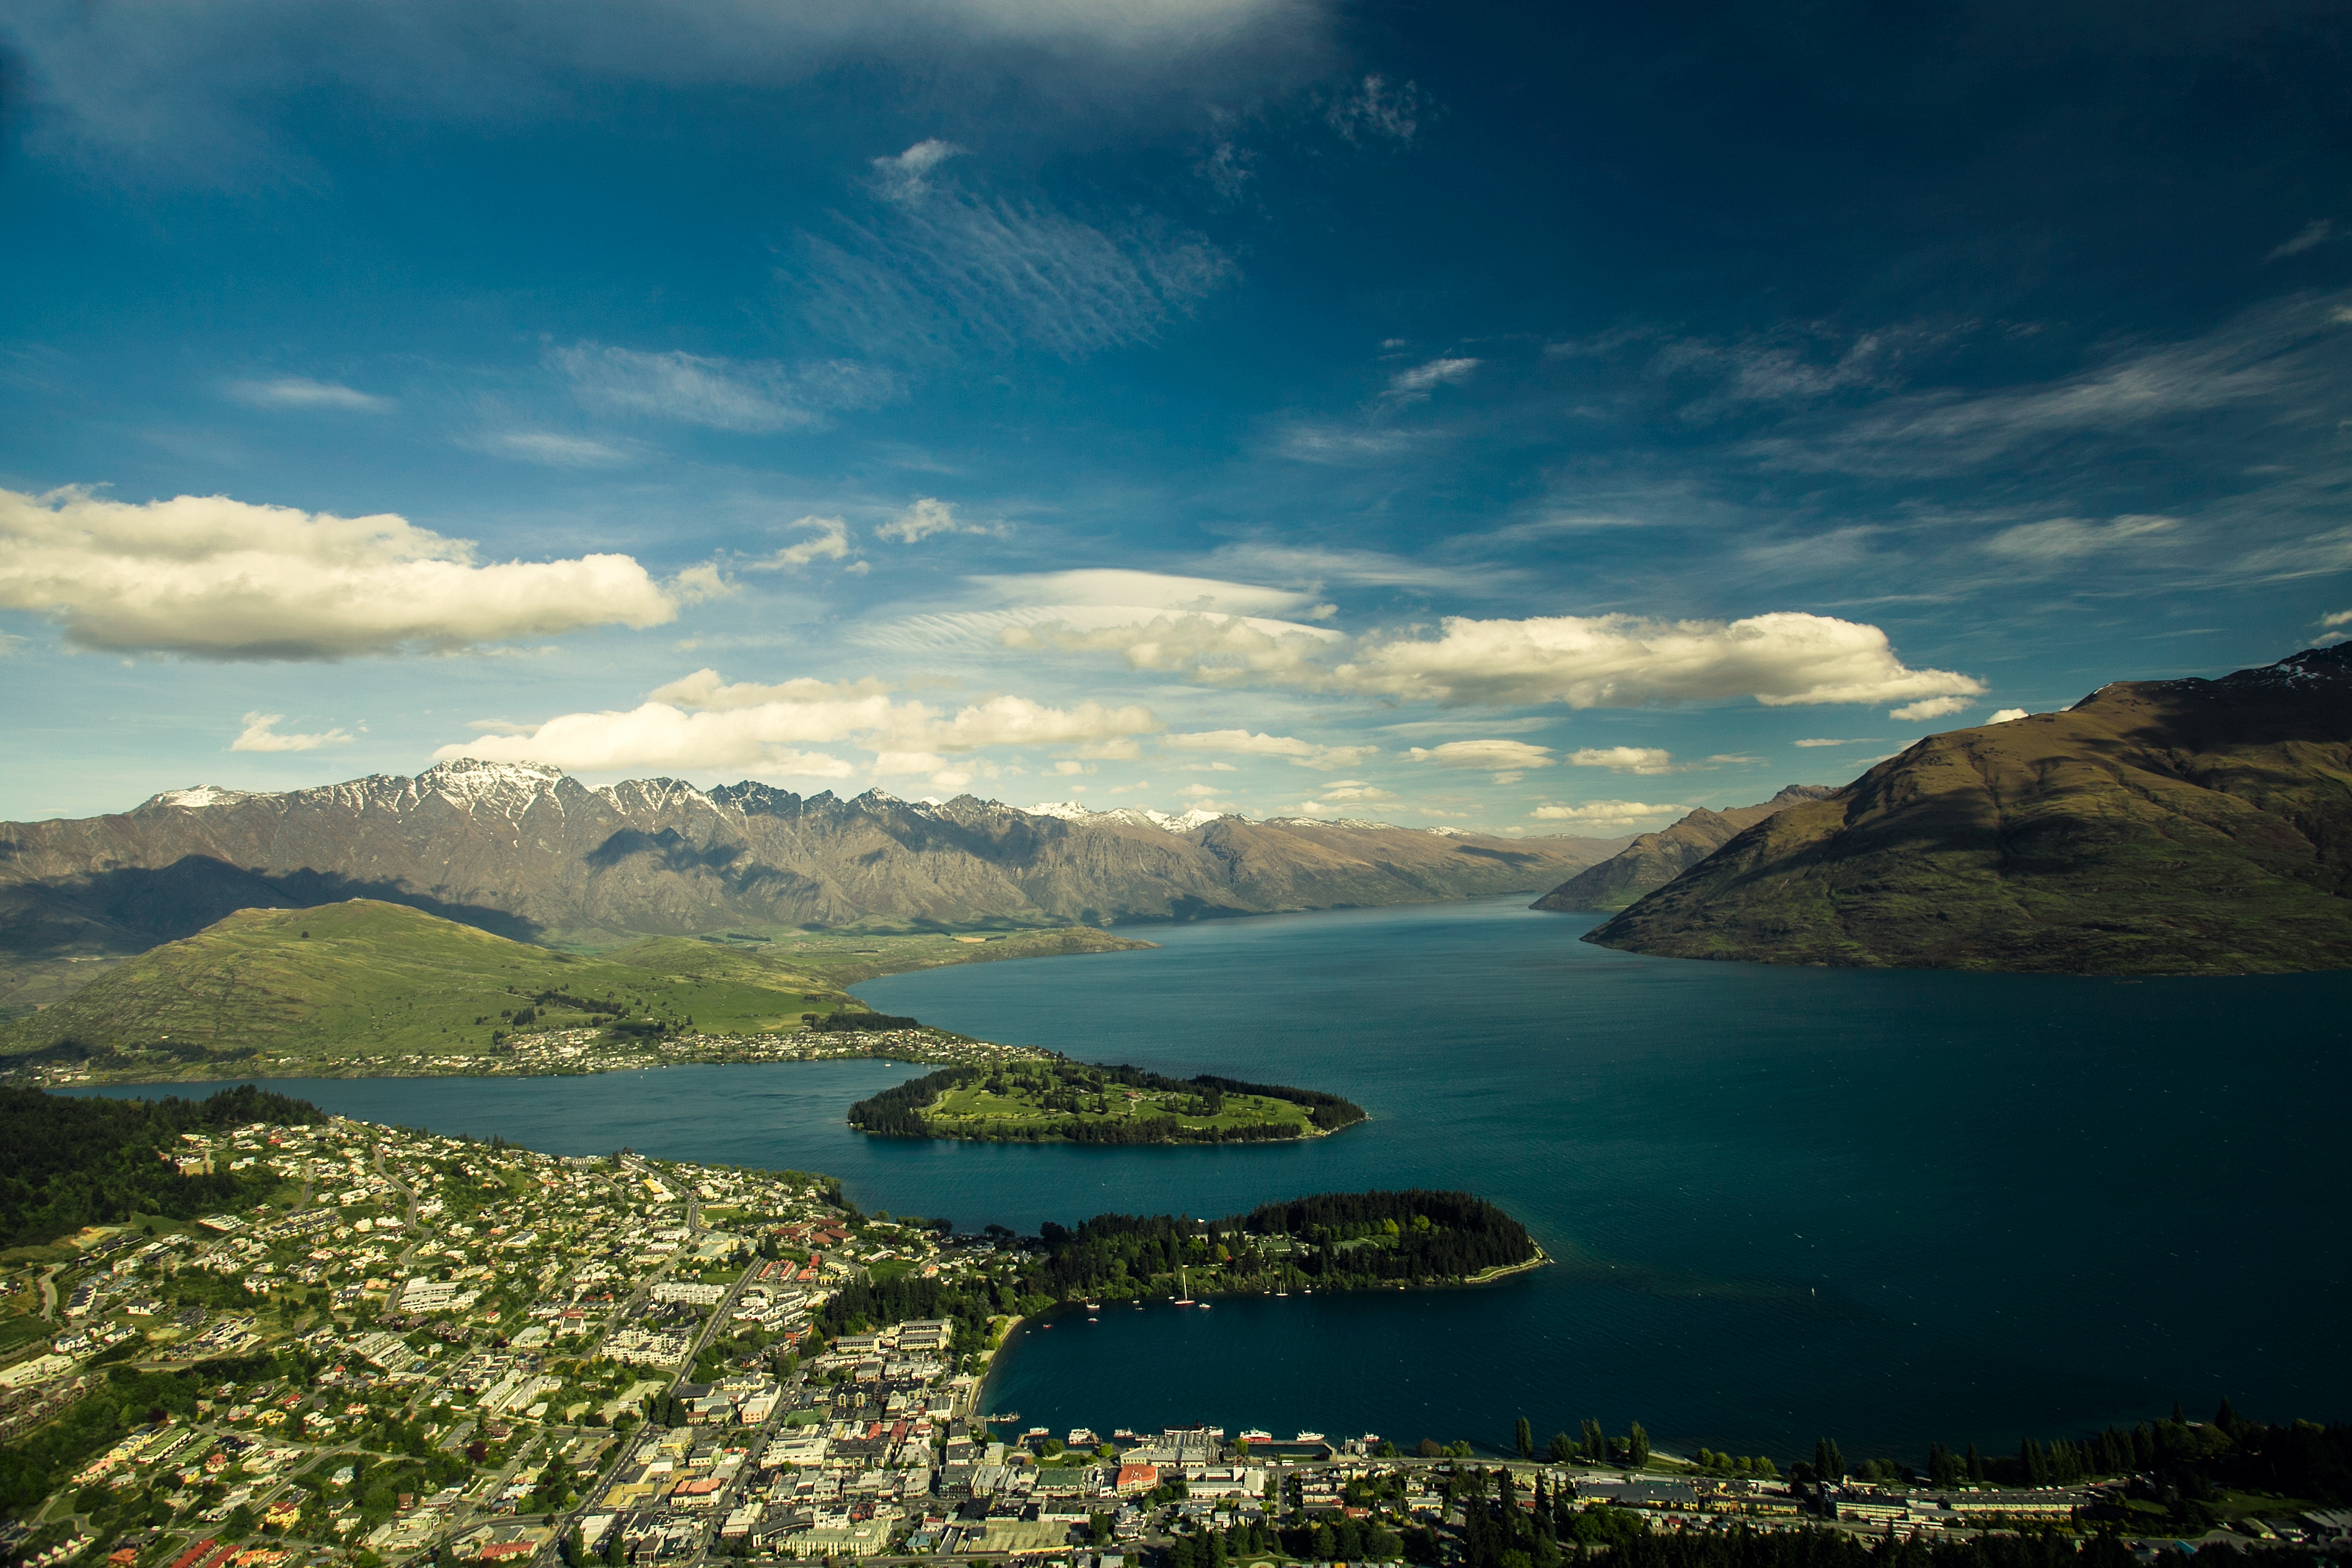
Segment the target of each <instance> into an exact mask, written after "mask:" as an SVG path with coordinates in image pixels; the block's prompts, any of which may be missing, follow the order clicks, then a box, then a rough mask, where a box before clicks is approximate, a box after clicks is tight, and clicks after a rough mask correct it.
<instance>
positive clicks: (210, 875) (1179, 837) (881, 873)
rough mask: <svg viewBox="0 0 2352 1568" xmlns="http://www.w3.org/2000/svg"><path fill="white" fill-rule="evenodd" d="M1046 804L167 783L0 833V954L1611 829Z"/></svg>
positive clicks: (553, 934)
mask: <svg viewBox="0 0 2352 1568" xmlns="http://www.w3.org/2000/svg"><path fill="white" fill-rule="evenodd" d="M1051 810H1052V813H1053V814H1041V813H1033V812H1029V811H1022V810H1015V809H1013V807H1010V806H1005V805H1003V804H1000V803H998V802H995V801H988V800H974V799H972V798H971V797H970V796H961V797H959V798H957V799H956V800H950V801H948V802H947V803H946V804H944V805H938V806H933V805H927V804H924V803H921V802H918V801H908V800H898V799H895V798H894V797H892V796H889V795H887V794H884V793H883V792H881V791H879V790H875V791H871V792H869V793H867V794H865V795H861V796H858V797H857V798H856V799H855V800H836V799H835V797H834V796H832V795H831V794H823V795H817V796H814V797H811V798H807V799H803V798H802V797H801V796H798V795H794V794H792V793H790V792H788V791H786V790H782V789H772V788H770V787H769V786H767V785H764V784H752V783H746V784H735V785H729V786H726V787H723V788H720V789H712V790H709V791H708V792H705V791H703V790H700V789H694V788H692V787H691V786H688V785H686V784H682V783H678V782H677V781H675V780H671V779H646V780H632V781H630V782H627V783H623V784H617V785H614V786H612V787H610V788H608V789H587V788H585V787H584V786H583V785H582V784H580V783H579V781H578V780H576V779H571V778H569V777H566V776H565V775H563V774H562V773H559V772H556V771H554V770H552V769H547V768H534V767H528V766H518V765H511V764H499V763H484V762H474V761H455V762H447V763H444V764H442V765H440V766H439V767H436V768H432V769H430V770H428V771H427V772H425V773H424V774H422V775H420V776H418V777H417V778H415V779H405V778H397V777H386V776H378V777H374V778H369V779H354V780H352V782H349V783H345V784H336V785H331V786H326V787H322V788H319V789H298V790H293V791H290V792H288V793H285V794H246V793H241V792H238V791H235V790H227V789H183V790H173V791H169V792H166V793H164V794H162V795H158V796H156V797H155V798H154V799H153V800H149V801H147V802H146V803H145V804H143V805H142V806H140V807H138V808H136V809H135V810H131V811H127V812H122V813H120V814H118V815H113V816H106V817H94V818H89V819H85V820H80V821H47V822H16V823H8V824H5V825H0V956H5V958H6V959H7V960H9V961H11V962H13V963H14V964H15V965H16V966H17V967H18V968H19V969H22V968H23V967H24V966H25V965H26V964H27V963H44V962H45V963H47V965H48V967H49V968H50V969H51V970H52V971H53V972H57V970H58V966H60V965H63V964H65V963H66V962H67V961H68V960H71V959H76V958H96V959H103V958H105V957H108V956H120V955H123V954H127V953H133V952H140V951H143V950H145V949H146V948H148V947H152V946H155V945H156V944H157V943H159V942H163V941H168V940H172V939H173V938H176V937H180V936H188V935H191V934H192V933H194V932H196V931H199V930H201V929H203V928H204V927H205V926H207V925H211V924H212V923H213V922H215V921H216V920H218V919H220V918H221V917H222V916H224V915H227V914H229V913H231V912H232V911H234V910H238V909H247V908H296V907H308V906H310V905H315V904H326V903H331V902H336V901H340V900H342V899H347V898H352V897H368V898H376V899H382V900H385V901H387V902H390V903H394V904H407V905H410V906H411V907H414V908H417V909H422V910H425V911H427V912H428V913H431V914H435V915H442V916H445V917H446V918H449V919H453V920H457V921H461V922H464V923H466V924H467V925H476V926H479V927H481V928H482V929H484V930H488V931H492V932H496V933H498V934H499V935H501V936H509V937H514V938H518V939H520V940H526V941H536V942H558V943H569V944H578V945H583V946H601V945H604V944H609V943H614V942H620V941H625V940H627V939H629V938H632V937H635V936H690V935H703V934H712V935H717V934H725V933H729V932H748V933H751V934H752V935H755V936H765V935H768V934H771V933H773V932H776V931H780V930H784V929H791V928H797V927H803V926H845V925H865V926H866V927H868V928H878V929H889V928H898V929H909V928H912V929H924V928H929V929H937V928H939V927H941V926H964V927H975V926H979V927H985V926H998V927H1016V926H1033V925H1069V924H1073V923H1076V924H1083V925H1114V924H1119V923H1124V922H1131V921H1148V920H1169V919H1178V920H1183V919H1197V918H1202V917H1205V916H1213V915H1240V914H1250V913H1257V912H1262V911H1272V910H1283V909H1314V908H1329V907H1334V906H1340V905H1351V904H1356V905H1360V904H1408V903H1416V902H1424V901H1431V900H1440V899H1454V898H1467V897H1475V896H1478V895H1481V894H1501V893H1511V892H1517V891H1519V890H1522V889H1528V890H1532V889H1535V888H1540V887H1547V886H1549V885H1551V884H1552V883H1555V882H1557V881H1559V879H1560V878H1561V877H1563V876H1565V875H1567V874H1569V873H1571V872H1574V871H1578V870H1580V869H1581V868H1582V867H1584V866H1586V865H1589V864H1591V862H1594V861H1596V860H1598V859H1601V857H1603V856H1605V855H1607V854H1610V853H1612V852H1614V851H1616V850H1617V849H1618V848H1619V847H1620V846H1621V845H1622V840H1605V841H1604V840H1592V839H1580V838H1528V839H1524V840H1518V839H1507V838H1498V837H1486V836H1481V835H1475V834H1462V833H1454V832H1450V831H1417V830H1412V829H1405V828H1395V827H1387V826H1383V825H1381V824H1377V823H1326V822H1317V821H1304V820H1297V819H1291V820H1286V821H1266V822H1252V821H1245V820H1244V819H1242V818H1240V817H1234V816H1225V817H1219V818H1215V819H1213V820H1210V821H1198V820H1195V819H1191V818H1169V819H1164V820H1154V819H1150V818H1148V817H1146V816H1145V815H1144V814H1143V813H1139V812H1087V811H1084V810H1079V809H1077V808H1074V807H1067V806H1056V807H1054V808H1052V809H1051Z"/></svg>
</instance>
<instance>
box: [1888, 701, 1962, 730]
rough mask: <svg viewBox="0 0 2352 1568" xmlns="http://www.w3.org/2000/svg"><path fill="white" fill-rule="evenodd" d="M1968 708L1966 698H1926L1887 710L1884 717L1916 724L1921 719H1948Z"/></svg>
mask: <svg viewBox="0 0 2352 1568" xmlns="http://www.w3.org/2000/svg"><path fill="white" fill-rule="evenodd" d="M1967 706H1969V699H1968V698H1966V697H1928V698H1927V699H1925V700H1924V701H1921V702H1916V703H1911V704H1908V705H1906V706H1903V707H1898V708H1889V709H1887V710H1886V716H1887V717H1889V718H1891V719H1897V720H1900V721H1901V722H1903V723H1905V724H1916V723H1918V722H1919V721H1920V720H1922V719H1929V718H1948V717H1949V716H1951V715H1953V714H1956V713H1958V712H1960V711H1961V710H1963V709H1965V708H1966V707H1967Z"/></svg>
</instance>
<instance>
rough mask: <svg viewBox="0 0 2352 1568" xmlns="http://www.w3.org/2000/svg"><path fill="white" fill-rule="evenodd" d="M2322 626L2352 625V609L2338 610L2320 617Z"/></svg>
mask: <svg viewBox="0 0 2352 1568" xmlns="http://www.w3.org/2000/svg"><path fill="white" fill-rule="evenodd" d="M2319 623H2320V624H2321V625H2322V626H2331V627H2332V626H2352V610H2337V611H2334V612H2330V613H2328V614H2326V615H2323V616H2321V617H2320V618H2319Z"/></svg>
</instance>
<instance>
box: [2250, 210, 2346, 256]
mask: <svg viewBox="0 0 2352 1568" xmlns="http://www.w3.org/2000/svg"><path fill="white" fill-rule="evenodd" d="M2335 228H2336V225H2335V224H2334V223H2333V222H2331V221H2330V220H2328V219H2326V218H2314V219H2312V220H2311V221H2310V222H2309V223H2307V224H2305V225H2303V229H2302V231H2301V232H2300V233H2298V234H2296V235H2294V237H2292V238H2290V239H2285V240H2282V241H2280V242H2279V243H2278V244H2277V245H2275V246H2273V247H2272V248H2271V253H2270V254H2269V255H2268V256H2264V257H2263V260H2264V261H2277V260H2279V259H2280V258H2281V257H2283V256H2301V255H2302V254H2303V253H2304V252H2305V251H2307V250H2309V249H2311V248H2312V247H2313V246H2318V245H2325V244H2326V243H2327V239H2328V236H2329V235H2331V234H2333V233H2334V232H2335Z"/></svg>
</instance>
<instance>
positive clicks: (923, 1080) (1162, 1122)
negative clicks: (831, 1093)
mask: <svg viewBox="0 0 2352 1568" xmlns="http://www.w3.org/2000/svg"><path fill="white" fill-rule="evenodd" d="M1363 1119H1364V1110H1363V1107H1362V1106H1360V1105H1358V1104H1355V1103H1352V1102H1350V1101H1347V1100H1342V1099H1341V1098H1339V1096H1338V1095H1337V1094H1328V1093H1325V1092H1322V1091H1320V1090H1316V1089H1293V1088H1290V1087H1288V1086H1287V1085H1284V1084H1276V1083H1244V1082H1242V1081H1241V1080H1239V1079H1237V1078H1219V1077H1216V1076H1214V1075H1213V1074H1209V1073H1202V1074H1201V1075H1200V1076H1199V1077H1196V1078H1167V1077H1163V1076H1161V1075H1160V1074H1159V1073H1157V1072H1147V1071H1143V1070H1142V1069H1140V1068H1136V1067H1124V1066H1121V1067H1113V1066H1108V1065H1097V1066H1090V1065H1088V1064H1087V1063H1085V1062H1078V1061H1064V1060H1061V1059H1059V1058H1034V1059H1031V1060H1027V1061H996V1062H983V1063H976V1064H970V1065H959V1066H953V1067H948V1068H944V1069H942V1070H940V1071H937V1072H931V1073H926V1074H925V1075H924V1076H922V1077H920V1078H917V1079H913V1080H911V1081H909V1082H905V1083H901V1084H899V1085H898V1087H897V1088H895V1089H886V1090H884V1091H883V1092H881V1093H879V1094H877V1095H874V1096H873V1097H872V1098H870V1099H866V1100H860V1101H859V1102H857V1103H856V1104H855V1105H852V1106H851V1107H850V1108H849V1124H850V1125H851V1126H853V1127H856V1128H857V1129H858V1130H859V1131H860V1132H866V1133H874V1134H881V1135H884V1136H889V1137H907V1138H971V1139H978V1140H982V1141H984V1142H994V1143H1032V1144H1035V1143H1069V1144H1115V1145H1116V1144H1237V1143H1240V1144H1246V1143H1265V1142H1268V1141H1272V1140H1280V1139H1286V1138H1318V1137H1321V1136H1323V1135H1324V1134H1327V1133H1336V1132H1338V1131H1339V1129H1340V1128H1342V1127H1348V1126H1352V1125H1354V1124H1356V1123H1358V1122H1360V1121H1362V1120H1363Z"/></svg>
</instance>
